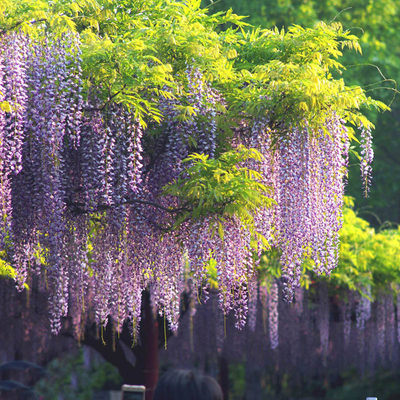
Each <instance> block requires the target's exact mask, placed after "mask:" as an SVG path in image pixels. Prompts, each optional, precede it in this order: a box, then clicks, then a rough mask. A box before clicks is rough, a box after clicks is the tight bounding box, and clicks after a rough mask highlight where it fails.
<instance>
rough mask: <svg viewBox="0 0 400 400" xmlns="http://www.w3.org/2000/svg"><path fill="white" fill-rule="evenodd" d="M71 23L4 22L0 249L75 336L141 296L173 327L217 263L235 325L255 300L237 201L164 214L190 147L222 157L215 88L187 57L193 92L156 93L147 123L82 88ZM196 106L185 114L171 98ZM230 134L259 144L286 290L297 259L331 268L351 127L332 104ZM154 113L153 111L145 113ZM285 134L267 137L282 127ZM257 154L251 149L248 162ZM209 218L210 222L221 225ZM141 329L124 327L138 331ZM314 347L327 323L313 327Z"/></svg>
mask: <svg viewBox="0 0 400 400" xmlns="http://www.w3.org/2000/svg"><path fill="white" fill-rule="evenodd" d="M80 55H81V50H80V43H79V39H78V37H75V36H74V35H64V36H61V37H59V38H55V37H52V36H51V35H47V36H45V37H44V38H42V39H40V40H39V39H32V38H29V37H28V36H26V35H23V34H20V33H9V34H5V35H2V36H1V37H0V101H6V102H8V104H9V106H10V107H9V109H8V110H0V172H1V181H0V250H1V251H3V250H4V251H6V253H7V257H8V258H9V260H10V262H11V263H12V264H13V265H14V266H15V268H16V271H17V281H18V286H19V287H22V286H23V284H24V283H25V282H28V283H29V282H30V280H31V279H32V275H33V274H35V273H36V274H38V275H39V276H41V279H42V280H43V281H44V285H45V286H46V287H47V289H48V291H49V307H50V315H51V318H50V319H51V327H52V331H53V332H54V333H57V332H59V331H60V329H61V327H62V318H64V317H68V316H70V317H71V318H72V321H73V324H74V328H75V333H76V335H77V336H80V335H81V334H82V332H83V331H84V326H85V324H86V323H87V322H88V321H94V322H96V323H97V324H98V325H100V326H105V325H106V324H107V323H108V322H109V321H110V320H111V321H112V322H113V324H114V326H115V328H116V330H117V331H120V330H121V329H122V328H123V326H124V324H125V323H126V322H128V321H129V326H133V329H134V330H137V328H138V326H139V322H140V315H141V296H142V292H143V291H144V290H149V291H150V298H151V302H152V306H153V308H154V309H155V310H158V312H159V313H160V314H163V315H165V317H166V318H167V320H168V322H169V324H170V327H171V329H172V330H176V329H177V327H178V321H179V315H180V301H181V296H182V293H183V292H185V291H188V290H189V292H190V295H191V296H192V300H193V302H194V303H195V302H196V301H197V299H198V298H199V296H200V297H202V298H203V299H206V298H207V296H208V295H207V293H208V290H209V287H210V286H209V285H210V269H212V268H215V270H216V277H215V280H216V285H217V286H218V289H219V303H220V306H221V308H222V310H223V312H224V314H225V315H227V314H228V313H229V312H231V311H233V312H234V314H235V317H236V326H237V327H238V328H243V327H244V326H245V324H246V321H247V315H248V312H249V311H250V324H251V325H252V326H254V324H255V316H256V312H257V309H256V303H257V298H258V292H257V290H258V289H257V279H258V276H257V270H256V266H257V264H258V259H259V257H260V256H261V255H262V253H263V251H264V250H265V247H263V245H262V243H259V246H258V249H259V251H254V244H253V243H252V236H251V232H250V231H249V230H248V229H247V228H246V227H245V226H243V224H242V223H241V220H240V218H238V217H236V216H230V217H224V218H220V216H218V215H210V216H207V217H205V218H203V219H195V220H193V221H190V220H187V221H185V222H184V223H182V224H181V225H180V226H179V227H178V228H176V229H171V227H172V226H173V224H174V218H175V217H176V216H177V215H179V210H180V209H181V208H182V207H184V204H181V203H180V201H179V199H177V198H174V197H173V196H170V195H164V192H163V190H164V189H163V188H164V186H165V185H168V184H169V183H171V182H173V181H174V179H176V178H177V177H178V176H182V173H183V174H184V173H185V166H184V164H183V163H182V161H183V160H184V159H185V158H186V157H187V156H188V155H189V154H191V153H193V152H198V153H204V154H207V155H208V156H209V157H216V156H217V150H218V134H219V132H218V128H217V121H216V119H217V116H218V111H217V110H218V107H217V105H218V103H219V102H223V99H222V98H221V96H220V95H219V93H218V92H217V91H216V90H215V89H213V88H212V87H211V86H210V85H209V84H208V83H206V80H205V79H204V76H203V75H202V73H201V71H199V70H197V69H194V68H189V67H188V69H187V71H186V77H187V87H186V91H187V95H186V97H185V101H184V103H183V101H182V100H180V99H177V98H176V97H174V96H172V95H171V96H167V97H163V98H161V99H160V102H159V104H160V112H161V113H162V114H163V115H164V121H163V122H162V123H161V124H160V125H159V126H158V128H157V129H155V131H156V132H157V133H156V134H154V132H153V134H152V135H147V134H146V133H147V131H146V130H145V129H144V127H143V126H142V125H141V123H140V122H139V120H138V119H137V117H136V116H135V113H134V112H133V111H130V110H128V109H127V108H125V107H123V106H122V105H119V104H117V103H114V102H112V101H111V100H110V101H108V102H106V103H104V101H103V102H102V101H101V100H100V99H99V97H98V95H97V93H96V90H95V89H94V88H90V90H89V92H88V93H86V94H84V93H83V87H84V84H83V78H82V68H81V59H80ZM182 107H186V108H187V109H190V110H192V112H191V113H190V115H189V116H188V117H187V118H181V115H180V109H181V108H182ZM239 127H240V128H238V129H237V135H236V136H235V138H234V140H233V146H235V145H237V144H241V143H243V144H245V145H248V146H251V147H254V148H256V149H258V150H259V151H260V153H261V154H262V155H263V161H262V162H256V161H248V163H249V167H251V168H253V169H255V170H257V171H258V172H260V174H261V176H262V179H263V183H264V184H265V185H267V186H268V187H270V188H271V190H272V193H273V194H272V195H271V196H272V197H273V199H274V200H275V203H276V205H274V206H273V207H265V208H263V209H260V210H259V212H258V213H257V215H256V216H255V221H256V228H257V230H258V232H259V234H260V235H262V236H263V237H265V238H266V240H267V241H268V242H269V244H270V245H271V246H272V247H275V248H276V249H277V250H278V251H279V254H280V262H281V266H282V278H281V280H282V283H283V289H284V293H285V296H286V298H288V299H292V297H293V294H294V291H295V289H296V288H297V287H298V286H299V279H300V275H301V266H302V264H303V262H304V260H308V261H307V262H310V263H312V264H313V265H314V267H315V270H316V271H317V272H318V273H320V274H322V273H329V272H330V271H331V270H332V269H333V268H334V267H335V266H336V264H337V260H338V243H339V239H338V233H339V229H340V227H341V221H342V218H341V208H342V205H343V191H344V184H345V175H346V167H347V158H348V149H349V138H348V134H347V130H346V128H345V122H344V121H342V120H341V119H340V118H339V117H338V116H336V115H335V114H332V115H331V116H330V118H329V119H328V120H327V121H326V123H325V127H324V129H323V130H322V129H321V131H319V132H315V131H313V130H311V128H309V127H308V126H307V124H304V125H303V126H289V127H286V128H285V133H284V134H282V135H280V133H279V132H277V131H276V130H273V129H272V128H270V124H269V120H268V118H265V119H259V120H257V121H256V122H254V123H253V124H250V123H249V122H244V121H243V122H242V123H240V124H239ZM148 129H149V130H150V129H151V124H150V127H149V128H148ZM362 137H363V142H362V143H363V144H364V152H363V157H364V161H363V163H362V174H363V180H365V181H367V183H368V182H369V176H370V167H369V164H370V162H371V161H372V149H371V137H370V133H369V131H366V130H363V135H362ZM277 138H278V139H279V140H276V139H277ZM250 164H251V165H250ZM218 226H219V228H218ZM268 304H269V305H268V307H269V311H270V313H269V315H270V316H269V324H270V326H271V327H274V328H271V330H270V337H271V342H272V346H273V347H277V346H278V335H277V332H278V326H277V312H278V311H277V304H278V284H277V283H274V284H273V285H272V289H271V295H270V296H269V303H268ZM135 333H136V332H134V334H135ZM321 339H322V342H323V347H324V349H325V350H324V351H326V347H327V343H326V342H327V340H328V339H327V337H326V335H325V334H322V333H321Z"/></svg>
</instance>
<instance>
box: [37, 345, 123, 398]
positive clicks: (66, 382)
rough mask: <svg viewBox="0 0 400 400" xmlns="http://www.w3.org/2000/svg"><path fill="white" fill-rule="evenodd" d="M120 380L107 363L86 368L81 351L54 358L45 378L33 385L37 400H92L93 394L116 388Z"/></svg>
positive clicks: (115, 370) (99, 363)
mask: <svg viewBox="0 0 400 400" xmlns="http://www.w3.org/2000/svg"><path fill="white" fill-rule="evenodd" d="M121 384H122V381H121V377H120V376H119V374H118V371H117V369H116V368H115V367H113V366H112V365H111V364H109V363H107V362H97V363H96V362H94V363H91V365H90V367H88V368H86V367H85V365H84V361H83V351H82V350H80V351H79V352H78V353H73V354H69V355H66V356H64V357H61V358H55V359H54V360H53V361H51V362H50V363H49V364H48V366H47V368H46V375H45V377H44V378H43V379H41V380H40V381H39V382H38V383H37V384H36V385H35V392H36V393H37V395H38V398H39V399H45V400H58V399H60V395H61V396H62V399H63V400H91V399H92V398H93V394H94V392H96V391H99V390H102V389H104V388H107V389H114V390H115V389H116V388H119V387H120V385H121Z"/></svg>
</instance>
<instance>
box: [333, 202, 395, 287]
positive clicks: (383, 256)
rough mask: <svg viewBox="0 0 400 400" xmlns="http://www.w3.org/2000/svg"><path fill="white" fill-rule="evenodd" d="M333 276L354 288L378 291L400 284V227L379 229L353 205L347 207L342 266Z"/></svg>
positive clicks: (341, 256)
mask: <svg viewBox="0 0 400 400" xmlns="http://www.w3.org/2000/svg"><path fill="white" fill-rule="evenodd" d="M351 205H352V204H351V202H350V206H351ZM331 276H332V280H333V283H337V284H338V285H341V286H347V287H349V288H350V289H352V290H361V289H362V288H363V287H365V286H366V285H371V286H372V289H373V291H374V289H375V293H376V292H378V291H379V290H382V289H388V287H391V288H392V289H396V287H397V285H399V284H400V228H399V227H398V228H397V229H384V230H381V231H379V232H376V231H375V229H373V228H371V227H370V226H369V224H368V222H366V221H365V220H363V219H362V218H360V217H358V216H357V214H356V213H355V212H354V210H353V209H352V207H347V208H345V210H344V224H343V228H342V230H341V248H340V258H339V266H338V268H337V269H335V270H334V271H333V273H332V275H331Z"/></svg>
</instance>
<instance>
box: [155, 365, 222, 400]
mask: <svg viewBox="0 0 400 400" xmlns="http://www.w3.org/2000/svg"><path fill="white" fill-rule="evenodd" d="M153 400H223V395H222V390H221V388H220V386H219V385H218V383H217V381H216V380H215V379H214V378H211V376H207V375H203V374H201V373H198V372H194V371H190V370H183V369H178V370H170V371H168V372H166V373H165V374H164V375H163V376H162V377H161V378H160V380H159V381H158V384H157V387H156V390H155V392H154V397H153Z"/></svg>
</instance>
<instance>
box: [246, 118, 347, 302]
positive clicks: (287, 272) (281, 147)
mask: <svg viewBox="0 0 400 400" xmlns="http://www.w3.org/2000/svg"><path fill="white" fill-rule="evenodd" d="M325 129H326V131H327V132H325V131H322V130H321V131H320V132H313V131H311V129H310V128H308V127H307V126H306V127H305V128H292V129H289V130H288V132H287V133H286V135H285V136H283V137H282V138H280V139H278V140H276V138H275V137H274V135H275V132H273V131H271V129H270V128H269V127H268V121H267V120H266V121H258V122H255V124H254V126H253V128H252V129H251V132H250V140H248V139H247V140H245V143H246V144H249V145H250V146H252V147H255V148H257V149H258V150H259V151H260V152H261V153H262V154H263V155H264V160H263V163H262V165H261V166H260V167H258V170H259V172H260V173H261V174H262V176H263V177H264V182H263V183H264V184H266V185H267V186H270V187H272V189H273V198H274V199H275V201H276V203H277V205H276V206H274V207H272V208H270V209H265V210H260V212H259V213H258V215H257V227H258V229H259V231H260V232H261V233H263V235H264V236H265V237H266V238H268V240H269V241H270V243H271V245H273V246H275V247H276V248H277V249H279V251H280V254H281V256H280V262H281V266H282V280H283V282H284V295H285V297H286V298H287V299H288V300H291V299H292V298H293V294H294V289H295V288H296V287H298V286H299V279H300V275H301V267H302V264H303V262H304V260H305V259H309V260H310V262H312V263H313V265H314V268H315V270H316V272H317V273H318V274H329V272H330V271H331V270H332V269H333V268H335V266H336V265H337V261H338V244H339V230H340V228H341V226H342V214H341V213H342V211H341V210H342V206H343V194H344V185H345V177H346V171H347V162H348V148H349V140H348V137H347V131H346V128H345V126H344V121H341V120H340V119H338V118H337V117H335V116H332V118H331V119H330V120H328V121H327V122H326V126H325Z"/></svg>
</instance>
